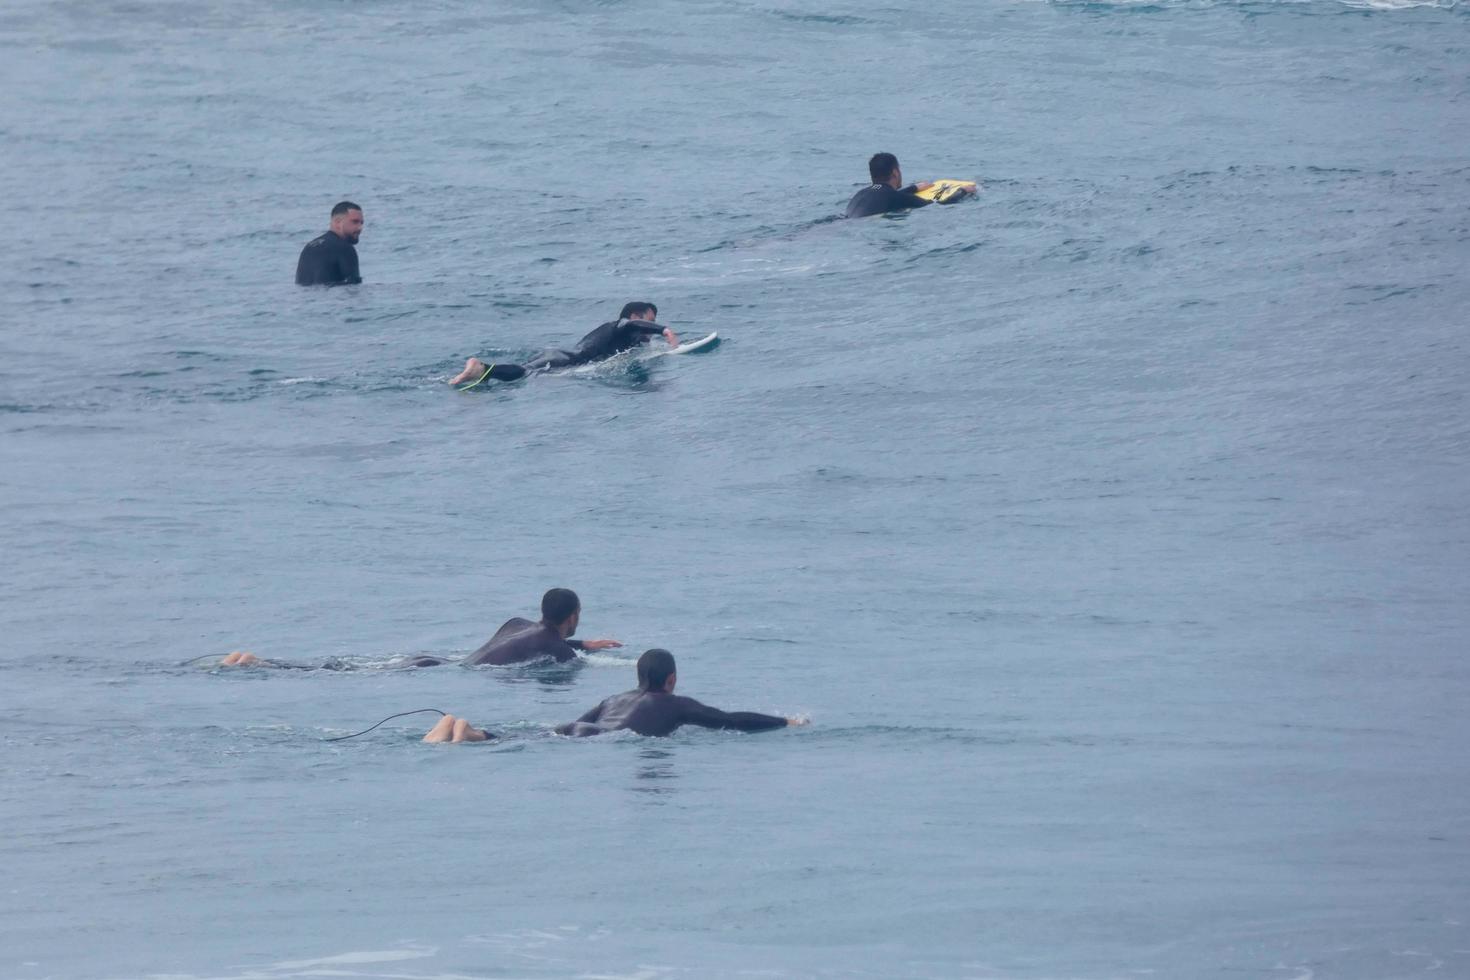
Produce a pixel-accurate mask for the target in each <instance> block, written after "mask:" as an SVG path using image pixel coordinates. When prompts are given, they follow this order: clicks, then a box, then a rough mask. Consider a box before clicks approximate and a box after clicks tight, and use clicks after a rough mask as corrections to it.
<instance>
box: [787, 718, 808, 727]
mask: <svg viewBox="0 0 1470 980" xmlns="http://www.w3.org/2000/svg"><path fill="white" fill-rule="evenodd" d="M811 723H812V720H811V719H810V718H808V717H807V716H806V715H796V716H795V717H793V718H787V719H786V725H787V727H788V728H800V727H801V726H802V725H810V724H811Z"/></svg>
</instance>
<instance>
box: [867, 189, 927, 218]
mask: <svg viewBox="0 0 1470 980" xmlns="http://www.w3.org/2000/svg"><path fill="white" fill-rule="evenodd" d="M928 203H929V202H928V201H926V200H924V199H923V198H922V197H919V196H918V195H917V194H914V193H913V188H912V187H905V188H904V189H903V190H894V189H893V188H892V187H890V186H889V185H888V184H869V185H868V186H867V187H864V188H863V189H862V190H860V191H858V192H857V193H856V194H854V195H853V196H852V200H850V201H848V202H847V216H848V217H849V218H867V217H870V216H872V215H875V214H887V213H888V212H890V211H907V210H909V209H911V208H922V207H924V206H925V205H927V204H928Z"/></svg>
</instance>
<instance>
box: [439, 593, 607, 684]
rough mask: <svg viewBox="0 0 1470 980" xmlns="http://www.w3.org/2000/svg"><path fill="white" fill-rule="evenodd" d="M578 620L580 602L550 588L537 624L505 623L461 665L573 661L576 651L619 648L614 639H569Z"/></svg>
mask: <svg viewBox="0 0 1470 980" xmlns="http://www.w3.org/2000/svg"><path fill="white" fill-rule="evenodd" d="M581 618H582V600H580V599H578V598H577V593H575V592H573V591H572V590H571V589H551V590H549V591H548V592H547V593H546V594H545V595H544V596H542V597H541V622H539V623H533V622H531V621H530V620H528V619H522V618H520V617H519V616H517V617H515V618H514V619H509V620H506V622H505V625H504V626H502V627H500V629H498V630H496V631H495V635H494V636H492V637H490V639H488V640H486V641H485V645H484V646H482V647H480V649H478V650H476V651H475V652H474V653H472V654H470V655H469V656H468V657H466V658H465V659H464V666H466V667H479V666H482V665H484V664H491V665H494V666H504V665H505V664H520V663H525V662H526V661H528V660H536V659H538V658H540V657H550V658H551V659H553V660H555V661H556V662H557V663H566V662H567V661H568V660H571V659H573V658H574V657H576V655H577V651H579V650H607V649H610V648H612V647H620V646H622V644H621V643H619V642H618V641H617V640H585V641H584V640H573V639H571V635H572V634H573V633H575V632H576V631H577V623H578V622H579V621H580V620H581Z"/></svg>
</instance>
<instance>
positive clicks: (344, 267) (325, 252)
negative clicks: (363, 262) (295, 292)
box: [296, 231, 362, 286]
mask: <svg viewBox="0 0 1470 980" xmlns="http://www.w3.org/2000/svg"><path fill="white" fill-rule="evenodd" d="M359 282H362V276H361V275H360V274H359V273H358V271H357V249H355V248H353V247H352V243H351V242H349V241H348V240H347V239H345V238H343V237H342V236H340V235H338V234H337V233H336V232H335V231H329V232H327V233H326V234H324V235H321V236H320V237H318V238H313V239H312V240H311V241H309V242H307V243H306V247H305V248H303V249H302V250H301V258H299V259H297V260H296V285H298V286H341V285H351V284H354V283H359Z"/></svg>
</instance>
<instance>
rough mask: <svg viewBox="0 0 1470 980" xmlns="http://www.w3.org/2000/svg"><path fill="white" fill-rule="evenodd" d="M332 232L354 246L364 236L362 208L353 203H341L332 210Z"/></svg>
mask: <svg viewBox="0 0 1470 980" xmlns="http://www.w3.org/2000/svg"><path fill="white" fill-rule="evenodd" d="M332 232H333V233H334V234H335V235H336V236H337V237H338V238H345V239H346V240H347V241H349V242H351V243H352V244H353V245H356V244H357V240H358V238H360V237H361V236H362V208H360V207H358V206H357V205H356V204H353V203H352V202H351V201H339V202H337V204H336V205H335V206H334V207H333V208H332Z"/></svg>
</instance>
